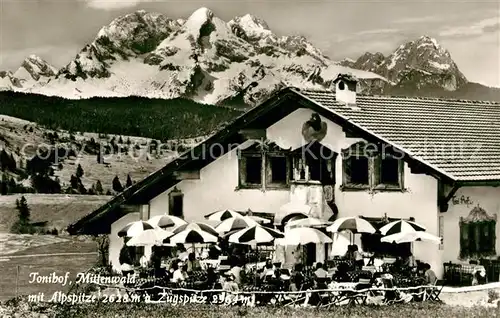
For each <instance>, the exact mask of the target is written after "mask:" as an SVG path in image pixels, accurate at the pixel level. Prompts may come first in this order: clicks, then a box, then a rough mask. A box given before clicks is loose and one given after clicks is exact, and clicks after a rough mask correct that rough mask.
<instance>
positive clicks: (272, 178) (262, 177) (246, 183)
mask: <svg viewBox="0 0 500 318" xmlns="http://www.w3.org/2000/svg"><path fill="white" fill-rule="evenodd" d="M291 175H292V167H291V156H290V155H289V153H287V152H286V150H283V149H280V148H279V147H277V146H276V145H275V144H265V145H264V146H263V145H257V146H253V147H250V148H247V149H245V150H243V151H242V152H241V153H240V160H239V188H242V189H266V188H288V186H289V184H290V179H291Z"/></svg>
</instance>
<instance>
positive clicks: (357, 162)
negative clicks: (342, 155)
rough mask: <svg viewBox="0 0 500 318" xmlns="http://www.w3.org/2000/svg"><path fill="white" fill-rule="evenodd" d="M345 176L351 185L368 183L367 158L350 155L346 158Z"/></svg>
mask: <svg viewBox="0 0 500 318" xmlns="http://www.w3.org/2000/svg"><path fill="white" fill-rule="evenodd" d="M345 164H346V168H345V169H346V176H347V182H348V183H351V184H353V185H355V184H359V185H368V183H369V171H368V158H366V157H358V158H356V157H351V158H348V159H346V161H345Z"/></svg>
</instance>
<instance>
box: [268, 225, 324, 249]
mask: <svg viewBox="0 0 500 318" xmlns="http://www.w3.org/2000/svg"><path fill="white" fill-rule="evenodd" d="M331 242H332V239H331V238H329V237H328V236H327V235H326V234H324V233H322V232H321V231H320V230H318V229H313V228H311V227H297V228H294V229H288V230H285V236H284V237H283V238H280V239H278V240H276V243H277V244H279V245H306V244H309V243H314V244H325V243H331Z"/></svg>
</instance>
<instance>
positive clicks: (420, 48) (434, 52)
mask: <svg viewBox="0 0 500 318" xmlns="http://www.w3.org/2000/svg"><path fill="white" fill-rule="evenodd" d="M340 64H341V65H344V66H350V67H354V68H358V69H362V70H367V71H371V72H375V73H377V74H379V75H381V76H384V77H385V78H387V79H388V80H389V81H390V82H392V83H393V84H396V85H405V86H408V85H409V83H408V82H415V81H418V84H417V88H421V87H423V86H426V85H433V86H438V87H441V88H444V89H446V90H456V89H458V88H459V87H461V86H463V85H464V84H466V83H467V79H466V78H465V76H464V75H463V74H462V73H461V72H460V71H459V69H458V67H457V65H456V64H455V62H454V61H453V59H452V58H451V55H450V53H449V52H448V51H447V50H446V49H445V48H444V47H442V46H441V45H440V44H439V43H438V41H437V40H436V39H435V38H433V37H430V36H428V35H423V36H421V37H419V38H418V39H416V40H414V41H409V42H407V43H404V44H401V45H400V46H399V47H398V48H397V49H396V50H395V51H394V52H393V53H392V54H390V55H388V56H384V55H383V54H382V53H375V54H374V53H370V52H367V53H365V54H363V55H362V56H361V57H359V58H358V60H356V62H354V63H350V62H348V61H342V62H340ZM413 84H415V83H413Z"/></svg>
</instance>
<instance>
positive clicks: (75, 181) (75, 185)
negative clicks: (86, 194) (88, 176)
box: [69, 175, 80, 189]
mask: <svg viewBox="0 0 500 318" xmlns="http://www.w3.org/2000/svg"><path fill="white" fill-rule="evenodd" d="M79 181H80V180H79V178H78V177H76V176H74V175H71V178H70V181H69V183H70V184H71V188H72V189H78V186H79V184H80V182H79Z"/></svg>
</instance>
